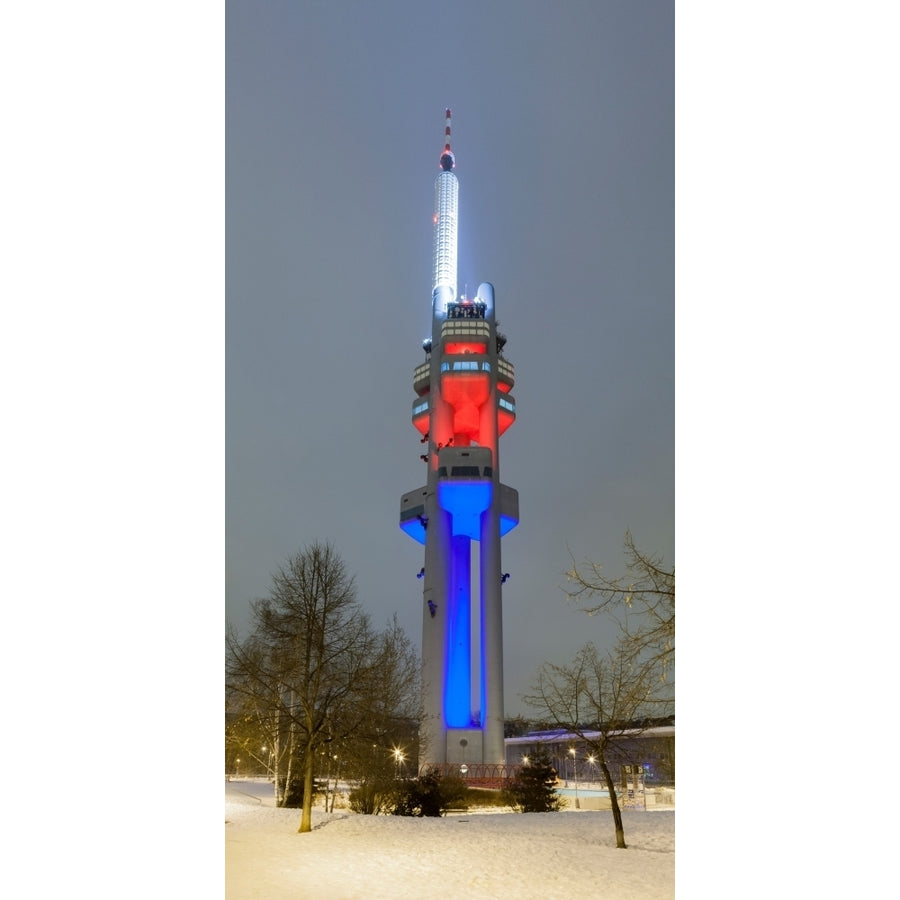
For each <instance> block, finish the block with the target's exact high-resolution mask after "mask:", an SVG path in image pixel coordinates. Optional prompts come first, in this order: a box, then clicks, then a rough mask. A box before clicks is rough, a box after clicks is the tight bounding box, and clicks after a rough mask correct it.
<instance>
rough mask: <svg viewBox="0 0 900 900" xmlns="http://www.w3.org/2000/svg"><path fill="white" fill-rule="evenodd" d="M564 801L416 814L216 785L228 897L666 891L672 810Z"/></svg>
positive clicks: (430, 897) (597, 897)
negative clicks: (621, 829) (304, 805)
mask: <svg viewBox="0 0 900 900" xmlns="http://www.w3.org/2000/svg"><path fill="white" fill-rule="evenodd" d="M623 817H624V821H625V841H626V843H627V844H628V849H627V850H617V849H616V845H615V844H616V841H615V833H614V830H613V821H612V813H611V812H609V811H608V810H606V811H600V812H595V811H588V810H580V811H576V810H567V811H565V812H560V813H543V814H527V815H525V814H518V813H512V812H492V813H486V812H481V813H476V814H471V813H469V814H464V815H459V814H456V815H450V816H446V817H443V818H428V819H414V818H404V817H400V816H360V815H355V814H353V813H351V812H349V811H348V810H346V809H338V808H337V807H336V808H335V811H334V813H325V812H324V810H323V808H322V806H321V805H319V806H316V807H313V831H312V832H311V833H309V834H298V833H297V829H298V827H299V824H300V811H299V810H296V809H278V808H276V807H275V805H274V799H273V797H272V787H271V785H269V784H267V783H265V782H261V783H260V782H252V781H231V782H226V784H225V896H226V898H228V900H252V898H260V900H281V898H292V900H296V898H299V897H302V898H304V900H319V898H321V900H325V898H328V900H356V898H366V900H377V898H388V897H389V898H392V900H402V898H416V900H440V898H445V897H446V898H451V897H452V898H460V897H465V898H467V900H502V898H507V897H509V898H515V900H531V898H534V900H554V898H565V900H571V898H572V897H591V898H592V900H671V898H672V897H674V896H675V812H674V811H673V810H660V811H647V812H644V811H632V810H625V811H624V812H623Z"/></svg>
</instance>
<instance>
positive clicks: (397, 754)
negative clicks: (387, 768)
mask: <svg viewBox="0 0 900 900" xmlns="http://www.w3.org/2000/svg"><path fill="white" fill-rule="evenodd" d="M404 759H406V757H405V756H404V755H403V751H402V750H401V749H400V748H399V747H395V748H394V761H395V762H396V763H397V777H398V778H399V777H400V766H401V764H402V763H403V760H404Z"/></svg>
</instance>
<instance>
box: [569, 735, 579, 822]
mask: <svg viewBox="0 0 900 900" xmlns="http://www.w3.org/2000/svg"><path fill="white" fill-rule="evenodd" d="M569 753H571V754H572V780H573V781H574V782H575V809H581V801H579V799H578V766H577V764H576V761H575V760H576V757H575V748H574V747H570V748H569Z"/></svg>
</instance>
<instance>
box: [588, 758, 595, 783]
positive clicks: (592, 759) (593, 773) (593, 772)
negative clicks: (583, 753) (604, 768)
mask: <svg viewBox="0 0 900 900" xmlns="http://www.w3.org/2000/svg"><path fill="white" fill-rule="evenodd" d="M587 761H588V762H589V763H590V764H591V786H593V784H594V779H595V775H596V772H595V770H594V763H596V762H597V757H596V756H594V755H593V754H591V755H590V756H589V757H588V758H587Z"/></svg>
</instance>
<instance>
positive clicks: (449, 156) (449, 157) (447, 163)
mask: <svg viewBox="0 0 900 900" xmlns="http://www.w3.org/2000/svg"><path fill="white" fill-rule="evenodd" d="M446 119H447V125H446V127H445V128H444V150H443V152H442V153H441V161H440V162H441V168H442V169H443V170H444V171H445V172H449V171H450V170H451V169H452V168H453V167H454V166H455V165H456V160H455V159H454V157H453V153H452V152H451V150H450V110H449V108H448V109H447V115H446Z"/></svg>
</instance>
